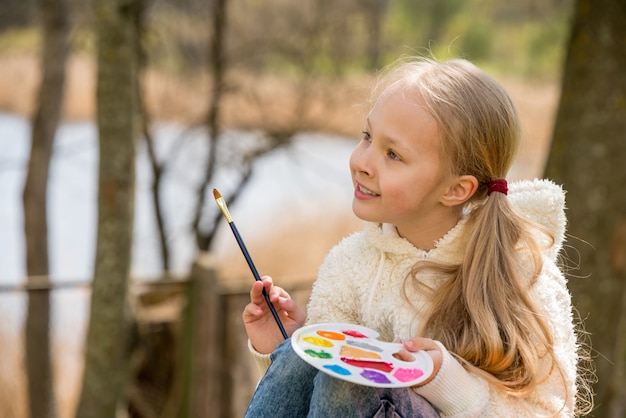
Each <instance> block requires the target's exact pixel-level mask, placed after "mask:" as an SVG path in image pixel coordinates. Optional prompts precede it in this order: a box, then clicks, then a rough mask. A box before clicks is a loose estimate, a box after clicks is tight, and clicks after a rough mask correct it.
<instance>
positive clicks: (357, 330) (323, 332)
mask: <svg viewBox="0 0 626 418" xmlns="http://www.w3.org/2000/svg"><path fill="white" fill-rule="evenodd" d="M377 337H378V333H377V332H376V331H374V330H372V329H370V328H367V327H364V326H361V325H352V324H341V323H331V324H315V325H309V326H306V327H302V328H300V329H298V330H297V331H296V332H294V334H293V335H292V336H291V345H292V346H293V349H294V350H295V352H296V353H297V354H298V355H299V356H300V357H301V358H302V359H303V360H304V361H306V362H307V363H309V364H310V365H312V366H313V367H315V368H317V369H318V370H321V371H323V372H324V373H327V374H329V375H331V376H334V377H337V378H339V379H343V380H347V381H349V382H352V383H358V384H360V385H365V386H374V387H392V388H393V387H406V386H413V385H417V384H419V383H420V382H422V381H424V380H426V378H428V377H429V376H430V375H431V373H432V372H433V361H432V359H431V358H430V356H429V355H428V354H427V353H426V352H425V351H417V352H415V353H411V354H412V355H413V357H414V358H415V360H413V361H404V360H400V359H399V358H396V357H394V354H396V353H397V352H398V351H400V349H401V348H402V344H399V343H387V342H384V341H379V340H378V339H377Z"/></svg>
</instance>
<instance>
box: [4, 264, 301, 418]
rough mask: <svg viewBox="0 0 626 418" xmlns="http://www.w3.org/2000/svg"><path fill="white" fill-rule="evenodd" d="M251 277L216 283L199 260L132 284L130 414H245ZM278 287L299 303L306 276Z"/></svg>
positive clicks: (77, 283) (57, 285)
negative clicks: (170, 274)
mask: <svg viewBox="0 0 626 418" xmlns="http://www.w3.org/2000/svg"><path fill="white" fill-rule="evenodd" d="M253 281H254V279H253V277H252V275H250V277H246V278H243V279H241V280H236V281H225V280H221V279H220V277H219V276H218V273H217V269H216V268H215V266H214V265H213V263H212V261H211V259H210V257H201V258H200V259H199V260H198V261H197V262H196V263H195V264H194V266H193V268H192V269H191V272H190V274H189V276H188V277H185V278H179V279H165V280H156V281H141V282H137V281H133V282H132V283H131V286H130V295H131V298H130V299H131V305H132V307H133V309H132V311H133V318H132V319H133V320H134V321H135V322H136V326H135V327H132V328H133V329H135V330H136V332H137V335H136V337H135V338H134V340H135V341H136V344H135V348H134V353H133V361H132V364H131V375H132V377H131V382H130V387H129V390H128V391H127V394H128V395H127V396H128V399H127V403H128V410H129V414H128V415H129V416H132V417H148V416H158V417H162V418H180V417H188V418H196V417H198V418H199V417H202V418H205V417H212V418H213V417H215V418H240V417H242V416H243V415H244V413H245V410H246V408H247V405H248V402H249V400H250V398H251V396H252V394H253V393H254V389H255V387H256V385H257V383H258V380H259V377H260V375H259V371H258V369H257V367H256V364H255V363H254V360H253V359H252V356H251V355H250V353H249V351H248V345H247V337H246V333H245V330H244V326H243V323H242V319H241V314H242V312H243V309H244V307H245V305H246V304H247V303H248V302H249V292H250V287H251V285H252V283H253ZM280 284H281V286H282V287H284V288H285V289H286V290H287V291H288V292H289V293H290V294H291V296H292V297H293V298H294V299H296V301H297V302H298V304H299V305H300V306H301V307H303V308H304V307H305V306H306V302H307V300H308V297H309V295H310V289H311V284H312V279H303V280H298V281H290V282H289V283H288V284H283V283H280ZM78 287H83V288H87V289H88V288H89V287H90V283H89V282H88V281H85V280H71V281H69V280H68V281H58V282H56V281H55V282H50V280H49V278H47V277H40V278H30V279H29V280H28V282H27V283H24V284H17V285H2V286H0V293H7V292H8V293H13V292H32V291H55V290H58V289H67V288H78ZM76 396H78V394H77V395H76Z"/></svg>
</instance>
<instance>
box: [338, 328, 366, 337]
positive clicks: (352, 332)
mask: <svg viewBox="0 0 626 418" xmlns="http://www.w3.org/2000/svg"><path fill="white" fill-rule="evenodd" d="M341 332H343V333H344V334H346V335H349V336H351V337H354V338H367V335H363V334H361V333H360V332H359V331H354V330H352V329H348V330H345V331H341Z"/></svg>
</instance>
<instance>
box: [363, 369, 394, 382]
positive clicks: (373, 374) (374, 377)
mask: <svg viewBox="0 0 626 418" xmlns="http://www.w3.org/2000/svg"><path fill="white" fill-rule="evenodd" d="M361 376H362V377H363V378H365V379H367V380H371V381H372V382H374V383H391V381H390V380H389V379H387V376H385V375H384V374H382V373H379V372H377V371H374V370H363V371H362V372H361Z"/></svg>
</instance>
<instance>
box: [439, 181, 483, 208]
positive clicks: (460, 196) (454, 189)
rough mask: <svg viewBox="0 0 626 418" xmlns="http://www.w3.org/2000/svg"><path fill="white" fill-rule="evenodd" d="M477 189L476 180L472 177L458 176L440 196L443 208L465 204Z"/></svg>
mask: <svg viewBox="0 0 626 418" xmlns="http://www.w3.org/2000/svg"><path fill="white" fill-rule="evenodd" d="M477 189H478V180H477V179H476V177H474V176H470V175H465V176H459V177H457V178H455V179H454V181H453V182H452V183H451V184H450V187H448V190H446V192H445V193H444V194H443V195H442V196H441V203H442V204H443V205H444V206H458V205H462V204H464V203H465V202H467V201H468V200H469V199H470V198H471V197H472V196H473V195H474V193H476V190H477Z"/></svg>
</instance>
